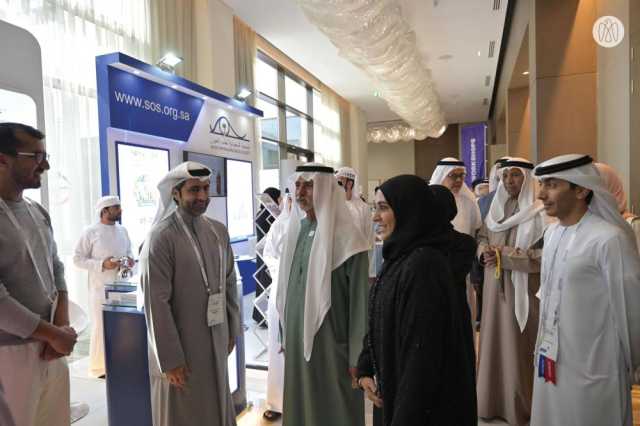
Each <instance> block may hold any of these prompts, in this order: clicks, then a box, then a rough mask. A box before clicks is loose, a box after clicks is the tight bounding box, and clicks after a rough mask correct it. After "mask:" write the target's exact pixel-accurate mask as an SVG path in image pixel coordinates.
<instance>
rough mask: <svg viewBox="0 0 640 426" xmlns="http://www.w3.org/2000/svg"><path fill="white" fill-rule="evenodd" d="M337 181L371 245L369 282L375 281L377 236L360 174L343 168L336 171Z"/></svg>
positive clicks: (359, 226)
mask: <svg viewBox="0 0 640 426" xmlns="http://www.w3.org/2000/svg"><path fill="white" fill-rule="evenodd" d="M336 179H337V180H338V185H340V186H341V187H342V188H343V189H344V192H345V196H346V198H347V207H348V208H349V211H350V212H351V216H352V217H353V220H354V221H355V222H356V226H357V227H358V228H360V231H361V232H362V234H363V235H364V236H365V238H366V239H367V241H369V242H370V243H371V247H369V280H370V281H371V280H372V279H375V277H376V273H375V264H374V262H373V246H374V244H375V242H376V236H375V234H374V232H373V213H372V212H371V208H370V207H369V205H368V204H367V203H365V202H364V201H363V200H362V198H361V195H362V194H361V193H360V181H359V179H358V173H356V171H355V170H354V169H352V168H351V167H341V168H339V169H338V170H337V171H336Z"/></svg>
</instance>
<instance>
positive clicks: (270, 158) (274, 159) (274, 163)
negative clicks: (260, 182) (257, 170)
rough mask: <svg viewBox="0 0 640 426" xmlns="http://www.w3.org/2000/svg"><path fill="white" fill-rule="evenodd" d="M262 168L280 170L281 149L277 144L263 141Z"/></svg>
mask: <svg viewBox="0 0 640 426" xmlns="http://www.w3.org/2000/svg"><path fill="white" fill-rule="evenodd" d="M262 168H263V169H278V168H280V148H279V147H278V144H277V143H273V142H267V141H262Z"/></svg>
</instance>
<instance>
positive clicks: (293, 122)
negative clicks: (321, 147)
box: [287, 111, 309, 148]
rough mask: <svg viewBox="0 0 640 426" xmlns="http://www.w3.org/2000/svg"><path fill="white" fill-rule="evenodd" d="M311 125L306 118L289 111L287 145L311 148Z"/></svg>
mask: <svg viewBox="0 0 640 426" xmlns="http://www.w3.org/2000/svg"><path fill="white" fill-rule="evenodd" d="M308 128H309V123H308V121H307V119H306V118H304V117H300V116H299V115H297V114H295V113H293V112H290V111H287V143H288V144H289V145H295V146H299V147H300V148H308V147H309V131H308Z"/></svg>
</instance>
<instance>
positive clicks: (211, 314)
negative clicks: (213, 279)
mask: <svg viewBox="0 0 640 426" xmlns="http://www.w3.org/2000/svg"><path fill="white" fill-rule="evenodd" d="M222 296H223V294H222V293H216V294H210V295H209V302H208V304H207V325H208V326H209V327H213V326H214V325H219V324H222V323H224V298H223V297H222Z"/></svg>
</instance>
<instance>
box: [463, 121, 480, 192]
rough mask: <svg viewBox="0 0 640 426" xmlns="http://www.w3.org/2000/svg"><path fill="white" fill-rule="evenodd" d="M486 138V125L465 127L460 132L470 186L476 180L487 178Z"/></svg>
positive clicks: (467, 181) (467, 180) (466, 181)
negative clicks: (485, 163)
mask: <svg viewBox="0 0 640 426" xmlns="http://www.w3.org/2000/svg"><path fill="white" fill-rule="evenodd" d="M485 137H486V125H485V124H484V123H480V124H467V125H463V126H462V128H461V130H460V139H461V142H460V145H461V147H460V152H461V153H462V158H461V160H462V161H464V164H465V165H466V166H467V177H466V178H465V183H466V184H467V185H468V186H471V183H472V182H473V181H474V180H476V179H480V178H484V177H485V165H484V162H485Z"/></svg>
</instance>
